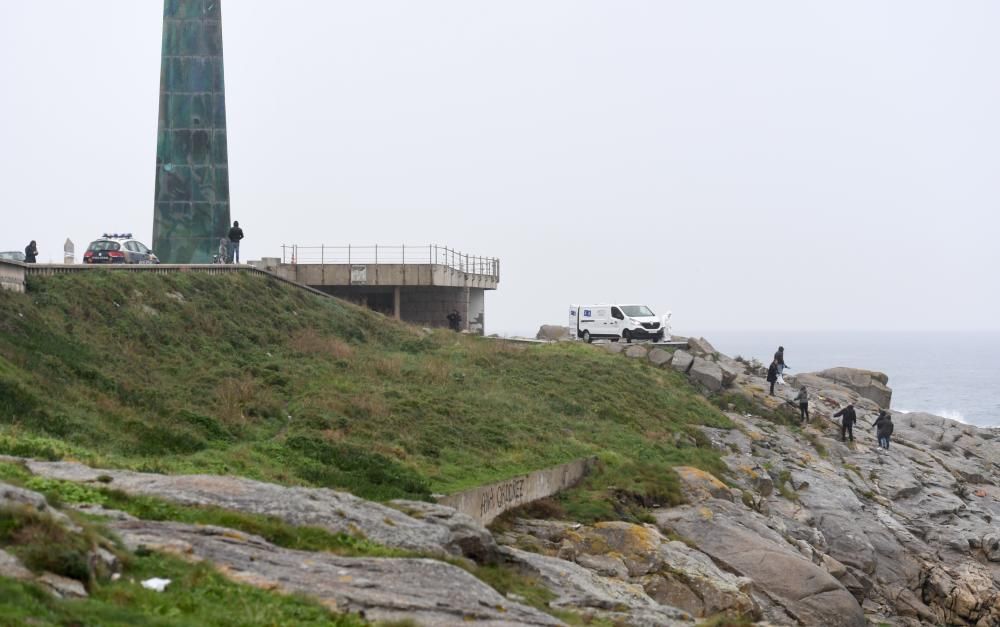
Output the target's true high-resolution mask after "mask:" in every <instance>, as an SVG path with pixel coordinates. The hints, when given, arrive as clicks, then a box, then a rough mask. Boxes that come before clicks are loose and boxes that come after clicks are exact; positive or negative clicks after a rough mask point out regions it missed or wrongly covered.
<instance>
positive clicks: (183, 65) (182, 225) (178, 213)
mask: <svg viewBox="0 0 1000 627" xmlns="http://www.w3.org/2000/svg"><path fill="white" fill-rule="evenodd" d="M228 230H229V157H228V154H227V148H226V88H225V78H224V72H223V55H222V6H221V0H164V3H163V53H162V58H161V64H160V118H159V124H158V125H157V142H156V196H155V207H154V212H153V250H154V252H156V255H157V256H158V257H159V258H160V260H161V261H163V262H164V263H211V262H212V256H213V255H214V254H215V253H216V252H217V251H218V247H219V239H220V238H222V237H223V236H225V235H226V233H227V231H228Z"/></svg>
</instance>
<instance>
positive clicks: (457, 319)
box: [447, 309, 462, 331]
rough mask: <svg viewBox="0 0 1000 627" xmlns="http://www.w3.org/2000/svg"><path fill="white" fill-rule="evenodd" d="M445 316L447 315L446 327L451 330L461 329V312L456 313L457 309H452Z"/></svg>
mask: <svg viewBox="0 0 1000 627" xmlns="http://www.w3.org/2000/svg"><path fill="white" fill-rule="evenodd" d="M447 317H448V328H449V329H451V330H452V331H461V330H462V326H461V325H462V314H460V313H458V310H457V309H454V310H452V312H451V313H450V314H448V316H447Z"/></svg>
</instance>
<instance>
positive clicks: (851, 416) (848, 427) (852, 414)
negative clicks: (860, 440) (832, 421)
mask: <svg viewBox="0 0 1000 627" xmlns="http://www.w3.org/2000/svg"><path fill="white" fill-rule="evenodd" d="M833 417H834V418H840V441H841V442H846V441H847V439H846V438H845V437H844V436H845V435H846V436H847V437H849V438H851V442H853V441H854V423H855V422H857V421H858V413H857V412H856V411H854V405H853V404H851V403H848V404H847V407H845V408H843V409H841V410H840V411H838V412H837V413H835V414H834V415H833Z"/></svg>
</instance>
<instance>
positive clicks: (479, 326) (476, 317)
mask: <svg viewBox="0 0 1000 627" xmlns="http://www.w3.org/2000/svg"><path fill="white" fill-rule="evenodd" d="M485 318H486V290H484V289H479V288H471V289H470V290H469V332H470V333H476V334H479V335H485V334H486V320H485Z"/></svg>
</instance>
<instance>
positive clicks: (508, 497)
mask: <svg viewBox="0 0 1000 627" xmlns="http://www.w3.org/2000/svg"><path fill="white" fill-rule="evenodd" d="M595 462H596V458H587V459H578V460H576V461H575V462H570V463H568V464H563V465H562V466H556V467H555V468H548V469H546V470H539V471H537V472H533V473H531V474H528V475H523V476H520V477H514V478H513V479H508V480H506V481H501V482H500V483H493V484H490V485H485V486H480V487H478V488H472V489H471V490H466V491H465V492H459V493H457V494H450V495H448V496H446V497H443V498H441V499H438V502H439V503H441V504H442V505H447V506H448V507H454V508H455V509H457V510H458V511H460V512H462V513H463V514H468V515H469V516H472V517H473V518H474V519H476V520H477V521H479V522H480V523H482V524H484V525H488V524H490V523H491V522H493V519H495V518H496V517H497V516H499V515H500V514H502V513H504V512H506V511H507V510H509V509H514V508H515V507H519V506H521V505H525V504H527V503H531V502H532V501H537V500H538V499H543V498H545V497H547V496H552V495H553V494H556V493H557V492H561V491H562V490H565V489H567V488H572V487H573V486H574V485H576V484H577V483H579V482H580V480H581V479H583V478H584V477H585V476H587V473H588V472H590V470H591V468H593V466H594V463H595Z"/></svg>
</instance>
